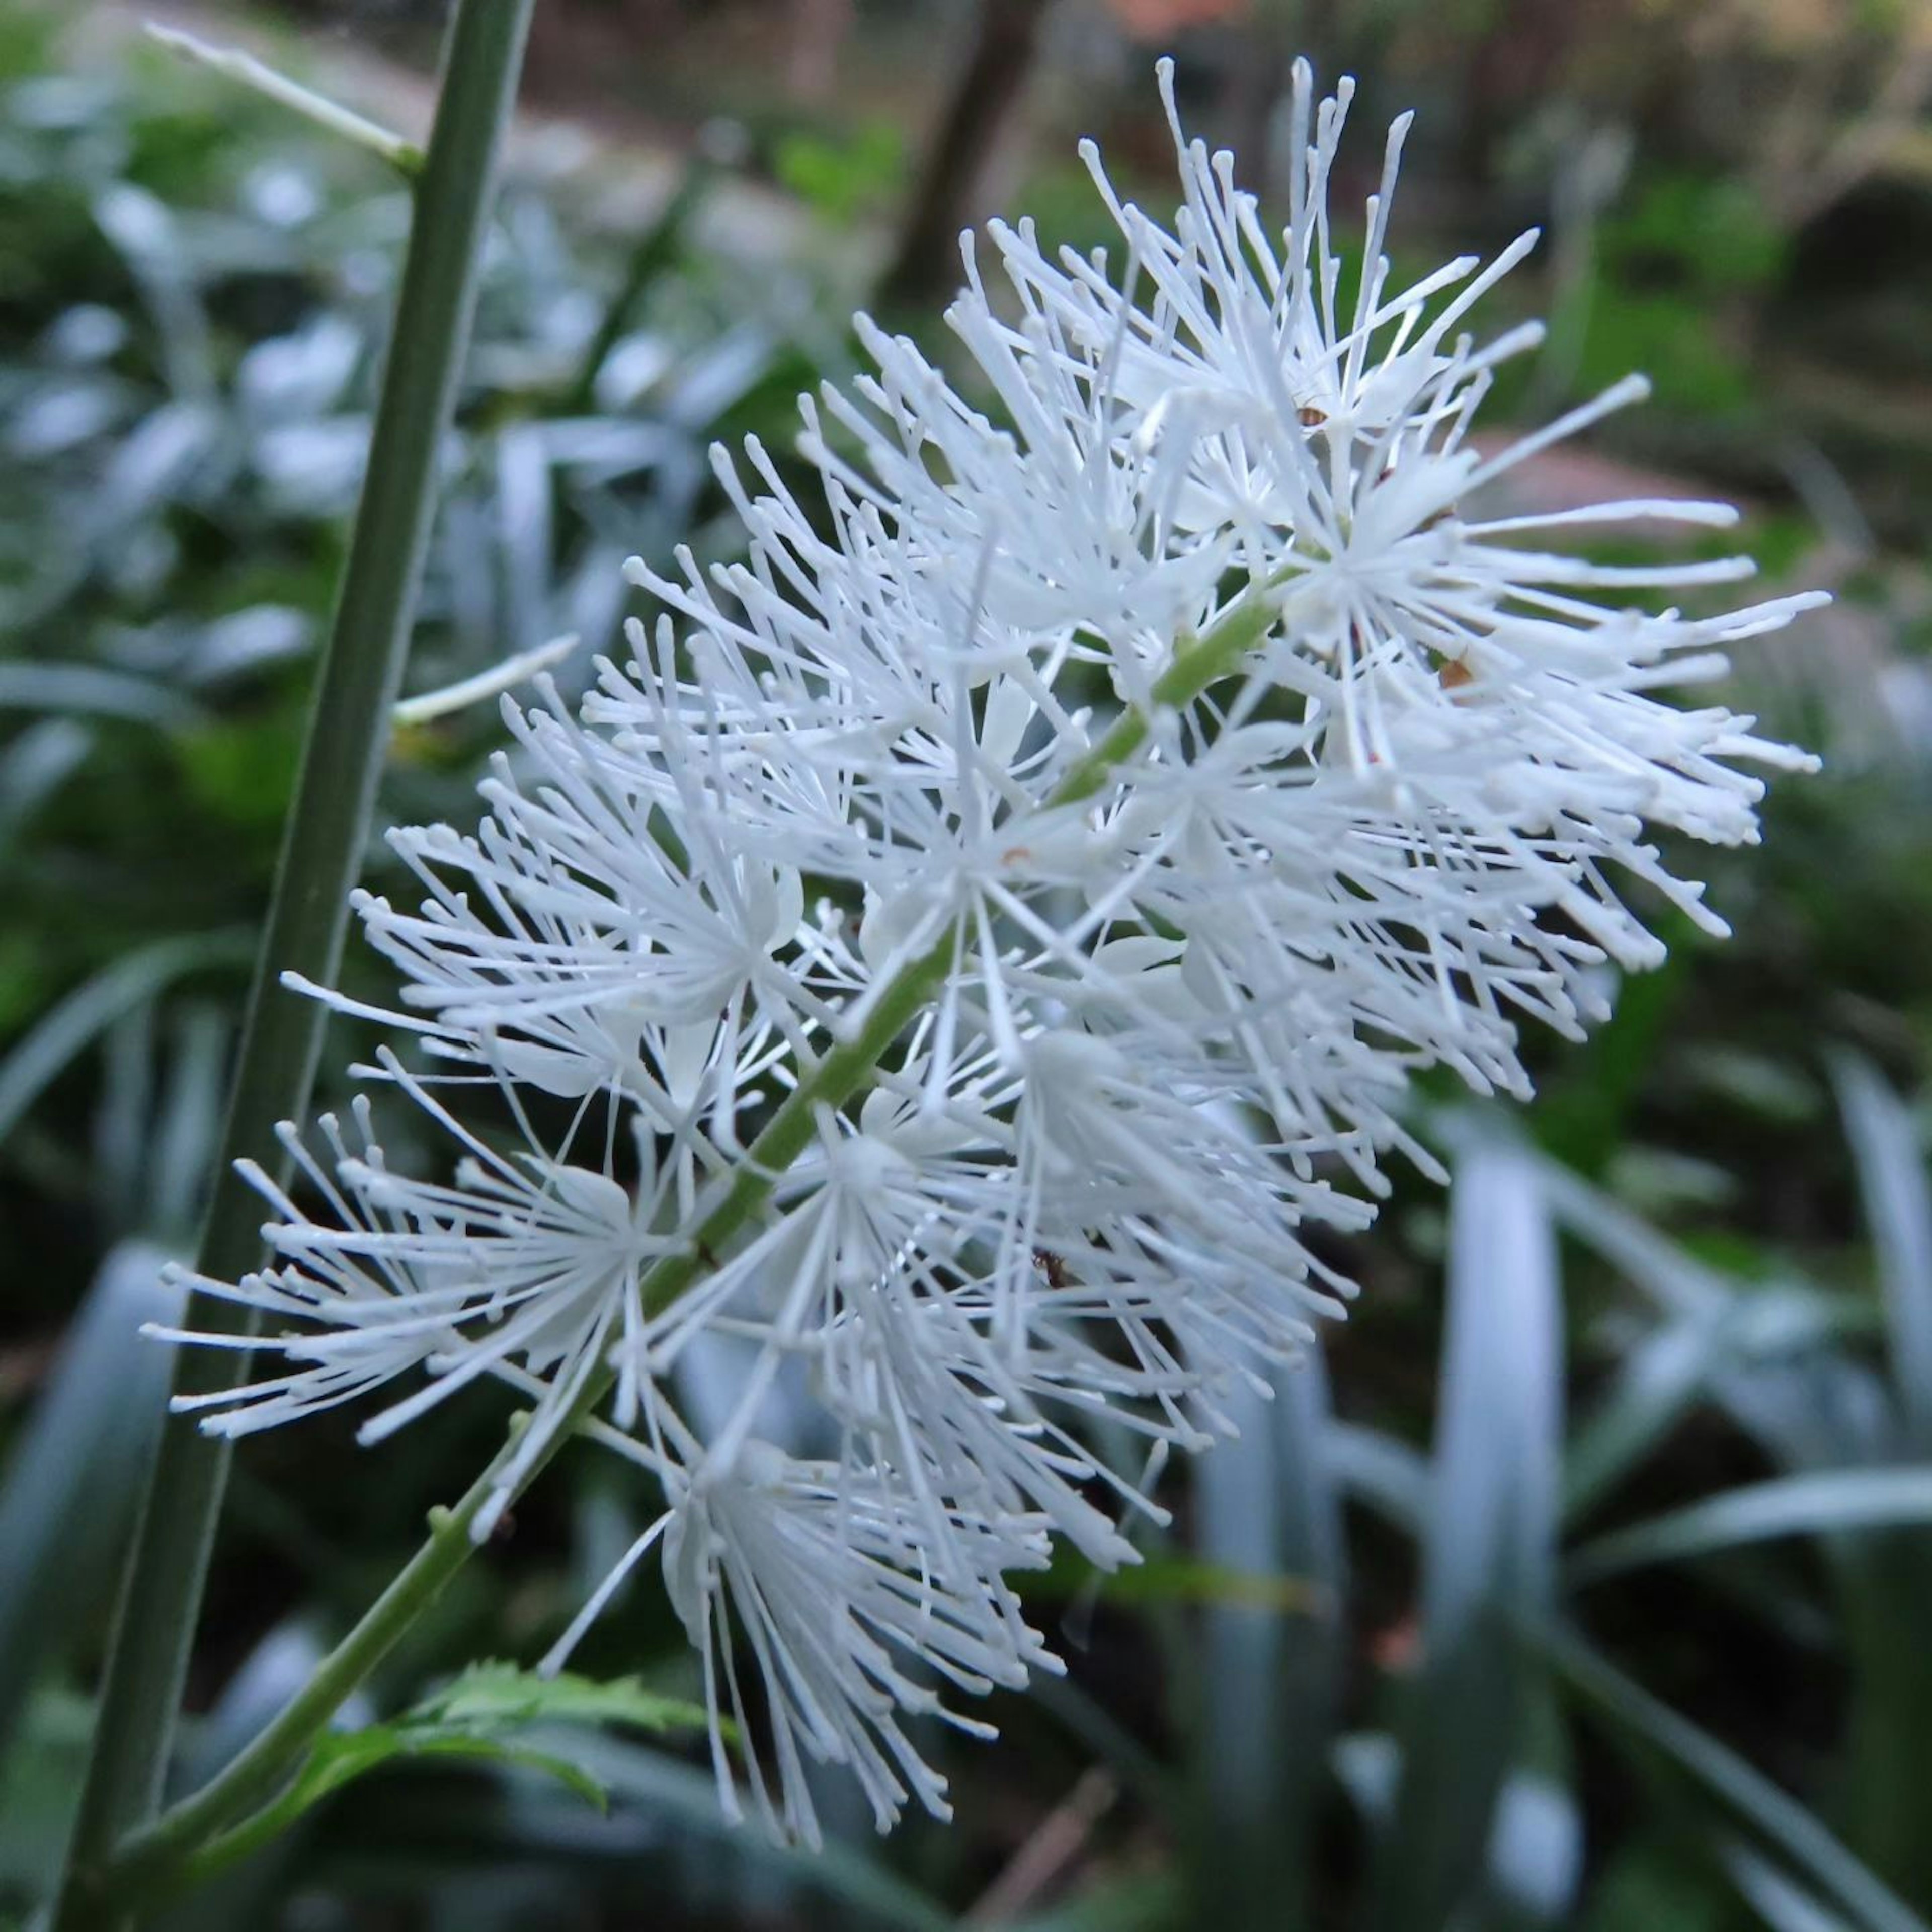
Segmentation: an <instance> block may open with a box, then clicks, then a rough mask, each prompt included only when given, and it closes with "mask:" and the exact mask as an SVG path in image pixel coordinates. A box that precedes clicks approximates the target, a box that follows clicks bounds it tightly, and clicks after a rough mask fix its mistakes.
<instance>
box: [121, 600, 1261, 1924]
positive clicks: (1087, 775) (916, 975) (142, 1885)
mask: <svg viewBox="0 0 1932 1932" xmlns="http://www.w3.org/2000/svg"><path fill="white" fill-rule="evenodd" d="M1270 622H1271V604H1270V603H1269V601H1268V599H1267V598H1265V597H1263V596H1261V595H1259V594H1257V595H1255V596H1253V597H1250V598H1244V599H1243V600H1242V601H1241V602H1240V603H1238V604H1237V605H1236V606H1235V608H1234V609H1233V610H1231V611H1230V612H1229V613H1228V615H1227V616H1226V617H1224V618H1223V619H1222V621H1221V622H1220V623H1219V624H1218V625H1216V626H1215V628H1214V629H1213V630H1212V631H1209V632H1208V634H1207V635H1206V636H1205V637H1200V638H1198V639H1196V640H1192V641H1191V642H1190V643H1189V645H1188V646H1187V648H1186V649H1185V650H1184V651H1183V652H1179V653H1178V654H1177V655H1176V658H1175V662H1174V663H1173V664H1172V665H1170V666H1169V668H1168V670H1167V671H1166V673H1164V674H1163V676H1162V677H1161V678H1160V680H1159V681H1158V682H1157V683H1156V685H1154V696H1155V698H1156V700H1157V702H1159V703H1160V704H1162V705H1163V706H1178V705H1181V704H1184V703H1187V702H1188V701H1189V700H1191V699H1193V698H1194V697H1199V695H1200V694H1201V693H1202V691H1205V690H1206V689H1207V688H1208V686H1209V685H1211V684H1212V683H1214V682H1216V681H1217V679H1220V678H1222V677H1224V676H1227V675H1229V673H1231V672H1232V671H1233V670H1235V668H1236V667H1238V664H1239V663H1240V661H1241V658H1242V657H1243V656H1244V655H1246V653H1247V652H1249V651H1250V650H1251V649H1253V647H1254V646H1255V645H1256V643H1257V642H1259V640H1260V638H1261V637H1262V635H1263V634H1265V632H1266V631H1267V629H1268V625H1269V623H1270ZM1150 730H1151V721H1150V720H1149V719H1148V718H1147V717H1145V715H1143V714H1142V713H1140V712H1135V711H1129V712H1124V713H1123V714H1122V715H1121V717H1120V718H1118V719H1117V720H1116V721H1115V724H1114V725H1113V727H1112V729H1111V730H1109V731H1108V732H1107V733H1106V734H1105V735H1104V736H1103V737H1102V738H1101V739H1100V742H1099V743H1098V744H1097V745H1096V746H1095V747H1094V748H1093V750H1092V751H1089V752H1088V753H1087V754H1085V756H1083V757H1082V758H1081V759H1080V760H1079V761H1078V762H1077V763H1076V764H1075V765H1074V766H1073V768H1072V769H1071V770H1070V772H1069V773H1068V775H1067V777H1066V778H1064V779H1063V781H1061V784H1059V785H1058V787H1056V788H1055V792H1054V793H1053V796H1052V799H1051V800H1050V803H1051V804H1052V805H1056V806H1059V805H1076V804H1079V803H1081V802H1084V801H1085V799H1088V798H1090V797H1091V796H1093V795H1094V793H1095V792H1096V791H1097V790H1100V787H1101V786H1102V785H1103V784H1104V783H1105V781H1106V778H1107V775H1108V773H1109V771H1110V770H1111V769H1112V767H1113V766H1115V765H1116V764H1118V763H1119V762H1120V760H1121V759H1123V758H1125V757H1130V756H1131V755H1132V754H1133V752H1134V751H1136V750H1137V749H1138V748H1139V746H1140V745H1142V743H1143V742H1145V740H1146V739H1147V737H1148V733H1149V732H1150ZM1099 758H1104V762H1102V763H1098V764H1097V763H1096V762H1095V761H1096V760H1097V759H1099ZM958 944H959V941H958V938H957V936H956V933H954V932H952V931H950V930H949V931H948V932H947V935H946V936H945V937H944V938H943V939H941V941H938V944H935V945H934V946H933V947H931V948H930V949H929V950H928V951H927V952H926V953H922V954H920V955H919V956H916V957H915V958H913V959H910V960H909V961H907V962H906V963H905V964H904V965H902V966H901V968H899V969H898V971H897V972H896V973H895V974H894V975H893V976H892V978H891V979H889V980H887V981H886V983H885V984H884V985H883V987H882V988H881V989H880V992H879V993H878V995H877V998H875V999H874V1001H872V1003H871V1006H870V1007H869V1008H868V1010H867V1011H866V1013H865V1019H864V1020H863V1022H862V1024H861V1025H859V1028H858V1029H857V1031H856V1032H854V1033H853V1034H852V1035H851V1037H850V1038H849V1039H847V1040H841V1041H840V1042H838V1043H837V1044H835V1046H832V1048H831V1049H829V1051H828V1052H826V1054H825V1055H823V1057H822V1058H820V1059H818V1060H817V1061H814V1062H813V1063H812V1064H811V1066H810V1067H808V1068H805V1069H804V1070H802V1073H801V1077H800V1079H799V1082H798V1084H797V1085H796V1086H795V1087H794V1088H793V1089H792V1091H791V1092H790V1094H787V1096H786V1097H785V1099H784V1102H783V1103H781V1105H780V1106H779V1107H778V1109H777V1110H776V1112H774V1113H773V1114H772V1117H771V1118H770V1119H769V1121H766V1124H765V1125H764V1127H763V1129H762V1130H760V1132H759V1133H758V1134H757V1136H756V1137H755V1138H754V1139H753V1141H752V1142H751V1145H750V1146H749V1147H748V1148H746V1150H745V1155H744V1157H743V1159H742V1160H740V1161H739V1163H738V1165H737V1166H736V1169H734V1170H733V1174H732V1176H731V1179H730V1183H729V1184H728V1185H727V1187H726V1188H725V1190H724V1193H723V1194H722V1195H721V1197H720V1198H719V1199H718V1202H717V1203H716V1205H715V1206H713V1207H712V1208H711V1209H710V1210H709V1211H708V1212H707V1213H706V1215H705V1217H704V1218H703V1220H701V1221H700V1222H699V1223H697V1226H695V1227H694V1228H693V1229H691V1231H690V1232H689V1233H688V1235H686V1236H685V1239H684V1240H683V1241H682V1243H681V1244H680V1245H679V1248H678V1249H677V1250H676V1252H675V1253H671V1254H668V1255H666V1256H664V1257H662V1258H661V1259H659V1260H658V1261H657V1262H655V1263H654V1264H653V1265H652V1266H651V1267H650V1268H649V1269H647V1270H646V1272H645V1274H644V1275H643V1277H642V1279H641V1280H640V1283H639V1285H638V1286H639V1293H640V1298H641V1299H642V1301H643V1306H644V1307H645V1308H646V1310H649V1311H650V1312H651V1313H657V1312H658V1311H659V1310H662V1309H664V1308H667V1307H669V1306H670V1304H672V1303H673V1302H674V1301H676V1299H677V1298H678V1297H679V1295H682V1294H683V1293H684V1292H685V1290H686V1289H688V1288H689V1287H690V1286H691V1285H692V1283H694V1282H695V1281H697V1280H698V1279H699V1278H700V1277H701V1276H702V1275H703V1274H705V1273H706V1271H708V1270H709V1268H712V1267H713V1266H715V1261H714V1259H713V1257H714V1256H715V1254H716V1253H718V1252H719V1251H721V1250H724V1249H725V1248H727V1247H728V1245H729V1244H730V1242H731V1241H733V1238H735V1237H736V1235H737V1234H738V1233H739V1231H740V1230H741V1229H742V1228H743V1227H744V1226H745V1223H747V1222H748V1220H750V1219H751V1217H752V1216H753V1215H754V1214H756V1213H757V1211H758V1210H759V1209H760V1208H761V1207H763V1205H764V1204H765V1202H766V1201H767V1200H768V1199H769V1198H770V1196H771V1193H772V1190H773V1189H774V1188H775V1187H776V1186H777V1184H778V1181H779V1179H780V1178H781V1176H782V1175H784V1173H785V1172H786V1170H787V1169H789V1168H790V1166H791V1164H792V1163H793V1161H795V1160H797V1158H798V1157H799V1155H800V1154H802V1153H803V1152H804V1151H805V1148H807V1147H808V1145H810V1143H811V1136H812V1134H813V1132H814V1127H815V1124H816V1121H817V1116H818V1115H819V1114H820V1111H821V1110H823V1109H838V1108H840V1107H842V1106H844V1105H845V1104H846V1103H847V1102H848V1101H850V1100H851V1099H852V1098H853V1096H854V1095H855V1094H858V1093H859V1092H861V1091H863V1090H864V1089H865V1088H867V1087H868V1086H869V1085H871V1081H872V1079H873V1076H874V1074H875V1073H876V1072H877V1069H878V1067H879V1065H880V1062H881V1061H882V1059H883V1057H884V1055H885V1054H886V1051H887V1050H888V1049H889V1048H890V1047H891V1046H892V1043H893V1042H894V1041H895V1040H897V1039H898V1037H899V1036H900V1035H901V1034H902V1033H903V1032H904V1031H905V1029H906V1028H907V1026H908V1025H910V1024H911V1022H913V1019H916V1017H917V1016H918V1015H919V1013H920V1012H921V1011H922V1010H924V1008H925V1007H926V1005H927V1004H928V1003H929V1001H931V1000H932V998H933V997H934V995H935V993H936V992H938V989H939V988H940V986H941V985H942V984H943V983H944V980H945V978H946V976H947V973H948V972H949V971H950V970H951V969H952V967H953V963H954V961H955V959H956V956H957V950H958ZM613 1379H614V1376H613V1373H612V1372H610V1370H604V1371H602V1372H601V1373H599V1374H598V1375H597V1376H593V1377H592V1379H590V1381H589V1382H588V1383H586V1385H585V1387H584V1388H583V1389H582V1390H581V1391H579V1393H578V1394H577V1397H576V1399H575V1400H574V1401H573V1402H572V1403H571V1406H570V1409H569V1410H568V1412H567V1414H566V1415H565V1417H564V1418H563V1419H562V1423H561V1424H560V1425H559V1427H558V1428H557V1429H556V1430H554V1431H553V1433H552V1434H551V1435H550V1438H549V1439H548V1441H547V1443H546V1444H545V1445H544V1449H543V1451H542V1453H541V1454H539V1455H538V1456H536V1457H533V1458H532V1460H531V1462H530V1463H529V1466H528V1467H527V1468H526V1469H525V1470H523V1472H521V1475H520V1480H519V1481H518V1483H517V1487H516V1490H515V1493H516V1494H517V1495H520V1494H521V1493H523V1490H525V1489H526V1488H527V1487H529V1484H531V1483H532V1482H533V1481H535V1478H536V1477H537V1476H538V1474H539V1473H540V1472H541V1470H542V1469H544V1467H545V1466H547V1464H548V1463H549V1462H550V1459H551V1457H553V1456H554V1455H555V1454H556V1451H558V1450H559V1448H561V1447H562V1445H563V1443H564V1442H565V1441H566V1440H567V1439H568V1437H569V1436H570V1434H571V1432H572V1431H573V1430H574V1429H575V1428H576V1427H577V1426H578V1425H579V1424H581V1423H582V1422H583V1421H586V1420H587V1419H588V1418H589V1416H590V1415H591V1414H592V1412H593V1411H594V1410H595V1409H596V1407H597V1406H598V1404H599V1403H601V1401H602V1400H603V1399H604V1395H605V1394H607V1391H609V1389H610V1385H611V1383H612V1382H613ZM516 1449H517V1436H516V1435H515V1434H513V1435H512V1436H511V1439H510V1441H509V1442H507V1443H505V1445H504V1446H503V1448H502V1450H501V1451H499V1453H498V1454H497V1456H496V1458H495V1460H493V1462H492V1463H490V1466H489V1468H488V1469H486V1470H485V1471H484V1473H483V1474H482V1475H481V1476H480V1477H478V1478H477V1480H476V1481H475V1483H474V1484H472V1485H471V1486H470V1487H469V1490H468V1491H467V1492H466V1493H465V1495H464V1496H463V1499H462V1500H461V1501H460V1502H458V1504H456V1505H455V1507H454V1508H450V1509H448V1510H443V1509H439V1510H436V1511H432V1512H431V1530H430V1535H429V1537H428V1540H427V1541H425V1543H424V1544H423V1545H422V1547H421V1548H420V1549H419V1550H417V1552H416V1554H415V1556H413V1557H412V1558H411V1559H410V1561H409V1562H408V1563H407V1565H405V1566H404V1568H403V1569H402V1570H401V1571H398V1574H397V1575H396V1576H395V1578H394V1579H393V1580H392V1582H391V1583H390V1584H389V1588H388V1589H386V1590H385V1591H384V1592H383V1595H381V1596H380V1598H378V1599H377V1601H376V1602H375V1604H374V1605H373V1606H371V1608H370V1610H368V1613H366V1614H365V1616H363V1618H362V1621H361V1622H359V1623H358V1624H357V1625H356V1627H355V1628H354V1629H353V1630H352V1631H350V1632H349V1634H347V1636H346V1637H344V1638H343V1640H342V1641H341V1643H339V1644H338V1645H337V1646H336V1647H335V1649H334V1650H332V1651H331V1652H329V1655H328V1656H327V1657H326V1658H323V1661H322V1662H321V1664H320V1665H318V1666H317V1669H316V1671H315V1674H314V1676H312V1677H311V1679H309V1681H308V1683H307V1684H306V1685H304V1686H303V1688H302V1690H301V1691H299V1693H298V1694H296V1697H295V1698H294V1699H293V1700H292V1701H291V1702H290V1703H289V1704H288V1706H287V1707H286V1708H285V1709H284V1710H283V1711H282V1712H281V1714H280V1715H278V1717H277V1718H275V1721H273V1722H272V1724H269V1726H268V1727H267V1728H266V1730H263V1731H262V1732H260V1733H259V1734H258V1735H257V1736H256V1738H255V1739H254V1741H253V1742H251V1744H250V1745H248V1747H247V1748H246V1749H245V1750H244V1751H242V1753H241V1754H239V1756H238V1757H236V1758H235V1759H234V1760H233V1762H232V1763H230V1764H229V1766H227V1768H226V1769H225V1770H223V1772H220V1774H219V1775H217V1777H215V1778H213V1779H212V1780H211V1781H210V1782H209V1783H208V1784H206V1785H205V1786H204V1787H202V1789H201V1790H199V1791H198V1792H196V1793H194V1794H193V1796H191V1797H189V1798H187V1799H184V1800H183V1801H182V1802H181V1803H180V1804H178V1805H175V1806H174V1807H173V1808H172V1809H171V1810H170V1811H168V1812H167V1813H166V1814H165V1816H163V1817H161V1818H160V1820H157V1822H156V1823H154V1825H152V1826H149V1827H148V1829H145V1830H144V1831H140V1832H136V1833H134V1834H133V1835H132V1836H130V1838H127V1840H126V1841H124V1843H122V1845H121V1847H120V1848H119V1850H118V1852H117V1854H116V1855H115V1857H114V1858H113V1860H112V1861H110V1864H109V1865H108V1867H107V1870H106V1872H105V1873H104V1879H103V1889H104V1891H106V1892H107V1893H109V1894H111V1895H114V1896H120V1895H123V1894H127V1893H129V1892H133V1893H136V1894H140V1893H146V1894H151V1895H154V1896H162V1897H172V1896H174V1895H176V1894H178V1893H179V1892H180V1891H181V1890H182V1889H183V1888H184V1886H185V1885H187V1884H189V1883H190V1882H192V1879H193V1875H194V1873H196V1870H199V1868H200V1867H199V1861H200V1860H201V1858H202V1855H203V1854H204V1852H205V1851H206V1849H207V1848H208V1846H210V1844H211V1843H212V1842H213V1841H214V1839H215V1838H217V1835H220V1834H221V1833H223V1832H229V1831H230V1828H233V1827H235V1826H236V1821H237V1820H244V1819H245V1818H246V1817H247V1816H248V1814H249V1812H250V1811H251V1810H252V1809H257V1808H260V1807H261V1806H262V1805H263V1801H264V1800H265V1799H266V1798H267V1797H268V1796H269V1793H272V1790H274V1788H275V1784H276V1782H277V1781H278V1780H279V1779H281V1778H282V1777H283V1776H284V1775H285V1774H286V1773H287V1772H289V1771H290V1769H292V1767H293V1766H294V1765H295V1764H296V1762H297V1761H298V1760H299V1758H300V1757H301V1756H302V1753H303V1752H304V1751H305V1750H306V1749H307V1748H308V1746H309V1745H311V1743H312V1742H314V1739H315V1738H316V1736H317V1734H318V1733H320V1731H321V1730H323V1727H324V1726H325V1725H326V1724H327V1723H328V1722H329V1718H331V1717H332V1715H334V1714H335V1712H336V1710H337V1709H338V1708H339V1707H340V1706H341V1704H342V1703H344V1700H346V1699H347V1698H348V1697H350V1694H352V1693H353V1691H356V1689H357V1688H359V1686H360V1685H362V1683H363V1682H365V1680H366V1679H368V1676H369V1675H370V1673H371V1672H372V1671H373V1670H375V1669H376V1667H377V1665H378V1664H380V1663H381V1661H382V1660H383V1658H385V1657H386V1656H387V1655H388V1654H389V1651H390V1650H391V1649H392V1647H393V1646H395V1643H396V1642H397V1640H398V1638H400V1637H401V1636H402V1635H403V1634H404V1632H405V1631H407V1629H408V1628H409V1627H410V1625H411V1624H412V1623H413V1622H415V1620H416V1618H417V1617H418V1616H420V1615H421V1614H422V1612H423V1611H424V1610H427V1609H428V1607H429V1606H430V1605H431V1604H432V1603H433V1602H434V1601H435V1599H436V1598H437V1596H438V1595H440V1593H441V1592H442V1591H443V1588H444V1586H446V1584H447V1583H449V1580H450V1579H451V1578H452V1577H454V1576H455V1574H456V1573H457V1571H458V1570H459V1569H460V1568H461V1567H462V1566H463V1563H464V1562H466V1560H467V1559H468V1557H469V1553H470V1551H471V1550H472V1548H473V1547H474V1544H473V1541H472V1537H471V1535H470V1526H471V1525H472V1523H474V1522H475V1520H476V1517H477V1516H478V1514H479V1513H480V1512H481V1510H482V1509H483V1508H484V1505H486V1504H487V1502H490V1499H492V1498H493V1496H494V1495H495V1494H496V1490H497V1487H498V1475H499V1471H500V1470H501V1469H503V1468H504V1467H505V1466H506V1465H507V1464H508V1462H509V1460H511V1457H513V1456H514V1454H515V1453H516ZM240 1829H242V1830H243V1831H245V1832H248V1839H247V1842H248V1843H250V1844H253V1843H254V1842H255V1834H254V1832H253V1831H252V1830H251V1829H250V1828H249V1826H246V1825H244V1826H242V1827H241V1828H240ZM231 1835H233V1834H232V1832H231Z"/></svg>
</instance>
